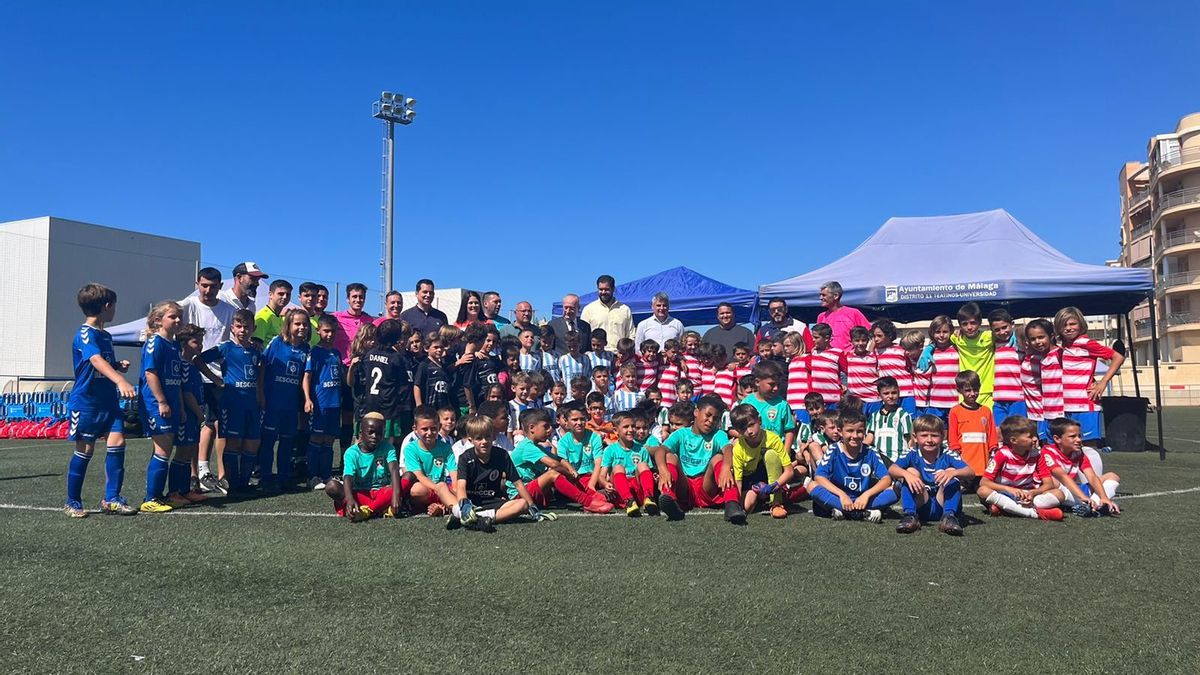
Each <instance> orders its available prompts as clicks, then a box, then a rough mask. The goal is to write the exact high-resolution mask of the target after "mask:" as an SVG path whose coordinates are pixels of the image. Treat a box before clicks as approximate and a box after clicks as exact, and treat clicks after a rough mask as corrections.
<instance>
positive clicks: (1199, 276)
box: [1155, 272, 1200, 295]
mask: <svg viewBox="0 0 1200 675" xmlns="http://www.w3.org/2000/svg"><path fill="white" fill-rule="evenodd" d="M1192 286H1200V272H1175V273H1174V274H1165V275H1162V276H1160V277H1159V278H1158V282H1157V283H1156V284H1155V287H1156V288H1157V290H1158V294H1159V295H1164V294H1166V293H1172V292H1175V291H1181V290H1200V288H1191V287H1192Z"/></svg>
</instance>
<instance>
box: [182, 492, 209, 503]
mask: <svg viewBox="0 0 1200 675" xmlns="http://www.w3.org/2000/svg"><path fill="white" fill-rule="evenodd" d="M183 498H184V499H186V500H188V501H189V502H191V503H193V504H199V503H200V502H203V501H207V500H208V495H206V494H204V493H203V492H200V491H199V490H192V491H191V492H189V493H187V494H186V495H184V496H183Z"/></svg>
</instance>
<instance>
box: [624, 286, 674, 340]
mask: <svg viewBox="0 0 1200 675" xmlns="http://www.w3.org/2000/svg"><path fill="white" fill-rule="evenodd" d="M650 308H651V309H652V310H654V314H652V315H650V316H649V317H648V318H646V319H642V320H641V321H640V322H639V323H638V325H637V336H636V337H635V338H634V339H633V343H634V344H635V345H636V348H637V349H638V350H641V348H642V343H643V342H645V341H646V340H654V341H655V342H657V343H658V348H659V349H662V348H663V345H664V344H665V343H666V342H667V340H678V339H679V338H681V337H683V322H681V321H680V320H679V319H672V318H671V299H670V298H669V297H667V294H666V293H663V292H661V291H660V292H658V293H655V294H654V297H653V298H651V300H650Z"/></svg>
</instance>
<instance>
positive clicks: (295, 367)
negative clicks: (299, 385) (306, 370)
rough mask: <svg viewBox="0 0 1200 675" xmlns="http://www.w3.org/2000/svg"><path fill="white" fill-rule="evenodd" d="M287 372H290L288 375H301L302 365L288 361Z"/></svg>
mask: <svg viewBox="0 0 1200 675" xmlns="http://www.w3.org/2000/svg"><path fill="white" fill-rule="evenodd" d="M287 371H288V375H297V374H299V373H300V364H299V363H296V362H295V361H288V364H287Z"/></svg>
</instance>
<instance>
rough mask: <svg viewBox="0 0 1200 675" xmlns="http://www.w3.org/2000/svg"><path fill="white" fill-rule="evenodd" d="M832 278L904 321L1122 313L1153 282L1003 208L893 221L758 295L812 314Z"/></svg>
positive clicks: (855, 302) (876, 311) (872, 309)
mask: <svg viewBox="0 0 1200 675" xmlns="http://www.w3.org/2000/svg"><path fill="white" fill-rule="evenodd" d="M829 281H837V282H838V283H840V284H841V285H842V289H843V291H844V294H843V296H842V303H843V304H845V305H850V306H854V307H858V308H859V309H861V310H863V311H864V312H865V313H867V314H869V315H872V316H886V317H889V318H892V319H897V320H900V321H915V320H919V319H924V318H929V317H930V316H933V315H935V314H951V315H953V314H954V312H955V311H956V310H957V308H958V307H959V306H960V305H962V304H963V303H964V302H968V301H975V302H977V303H979V304H980V306H981V307H983V309H984V312H985V313H986V312H987V311H989V310H991V309H994V308H997V307H1004V308H1006V309H1008V310H1009V312H1010V313H1012V314H1013V316H1016V317H1030V316H1047V315H1051V314H1053V313H1054V312H1056V311H1057V310H1058V309H1060V308H1062V307H1064V306H1067V305H1074V306H1076V307H1079V308H1080V309H1081V310H1083V312H1084V313H1085V314H1109V313H1113V314H1115V313H1123V312H1127V311H1129V310H1130V309H1131V308H1133V307H1134V306H1135V305H1136V304H1137V303H1138V302H1140V301H1142V300H1143V299H1145V297H1146V294H1147V293H1148V292H1150V291H1151V290H1153V288H1154V281H1153V276H1152V274H1151V271H1150V270H1149V269H1142V268H1127V267H1105V266H1103V265H1086V264H1083V263H1079V262H1076V261H1074V260H1072V259H1070V258H1068V257H1067V256H1065V255H1063V254H1062V253H1061V252H1059V251H1058V250H1056V249H1055V248H1054V247H1052V246H1050V245H1049V244H1047V243H1046V242H1044V241H1042V240H1041V239H1040V238H1038V236H1037V235H1035V234H1034V233H1033V232H1032V231H1030V230H1029V229H1028V228H1026V227H1025V226H1024V225H1022V224H1021V222H1020V221H1018V220H1017V219H1016V218H1014V217H1012V215H1010V214H1009V213H1008V212H1007V211H1005V210H1003V209H996V210H993V211H981V212H979V213H965V214H961V215H955V216H931V217H916V218H889V219H888V221H887V222H886V223H884V224H883V227H880V228H879V230H878V231H877V232H876V233H875V234H873V235H871V236H870V237H869V238H868V239H867V240H866V241H864V242H863V243H862V244H860V245H859V246H858V248H856V249H854V250H853V251H851V252H850V253H849V254H847V255H846V256H845V257H843V258H841V259H839V260H836V261H834V262H832V263H830V264H828V265H826V266H824V267H821V268H819V269H816V270H813V271H811V272H808V273H807V274H801V275H800V276H796V277H792V278H790V279H785V280H783V281H778V282H775V283H770V284H763V285H762V286H759V289H758V292H759V297H760V298H762V301H763V302H764V303H766V302H768V301H769V300H770V299H771V298H776V297H779V298H783V299H784V300H786V301H787V302H788V305H789V307H790V308H791V309H793V310H796V312H795V313H796V314H798V315H802V316H807V315H809V314H812V315H813V316H815V315H816V313H817V312H819V311H820V307H821V302H820V288H821V285H822V284H824V283H826V282H829Z"/></svg>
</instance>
